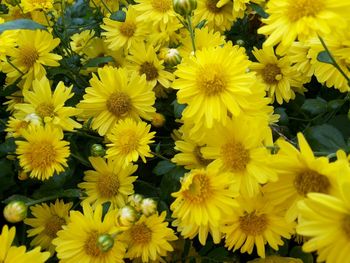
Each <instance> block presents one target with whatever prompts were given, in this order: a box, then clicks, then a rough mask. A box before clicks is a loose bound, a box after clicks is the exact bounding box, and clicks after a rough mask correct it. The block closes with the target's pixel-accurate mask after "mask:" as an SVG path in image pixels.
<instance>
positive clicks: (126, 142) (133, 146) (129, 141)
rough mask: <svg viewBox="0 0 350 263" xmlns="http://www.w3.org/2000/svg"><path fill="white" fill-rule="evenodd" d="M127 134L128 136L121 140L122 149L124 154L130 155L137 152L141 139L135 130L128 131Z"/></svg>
mask: <svg viewBox="0 0 350 263" xmlns="http://www.w3.org/2000/svg"><path fill="white" fill-rule="evenodd" d="M125 133H126V134H125V135H123V136H122V137H121V138H120V148H121V152H122V153H124V154H128V153H130V152H132V151H135V150H137V148H138V145H139V139H138V136H137V134H136V133H135V131H133V130H128V131H126V132H125Z"/></svg>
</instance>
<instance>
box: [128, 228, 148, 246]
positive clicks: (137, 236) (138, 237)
mask: <svg viewBox="0 0 350 263" xmlns="http://www.w3.org/2000/svg"><path fill="white" fill-rule="evenodd" d="M130 236H131V239H132V241H133V243H136V244H149V243H150V242H151V240H152V231H151V229H149V228H148V226H146V224H145V223H141V224H137V225H134V226H133V227H132V228H131V229H130Z"/></svg>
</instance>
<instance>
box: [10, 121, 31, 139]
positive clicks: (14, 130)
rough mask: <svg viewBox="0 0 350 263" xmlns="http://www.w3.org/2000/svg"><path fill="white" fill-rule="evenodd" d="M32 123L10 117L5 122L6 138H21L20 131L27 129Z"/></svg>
mask: <svg viewBox="0 0 350 263" xmlns="http://www.w3.org/2000/svg"><path fill="white" fill-rule="evenodd" d="M31 124H32V122H31V121H30V120H28V119H27V120H26V119H24V120H21V119H16V118H14V117H10V118H9V120H8V122H7V128H6V129H5V131H6V132H8V136H11V137H15V138H17V137H20V136H22V130H23V129H27V128H28V126H29V125H31Z"/></svg>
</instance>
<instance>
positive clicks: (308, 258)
mask: <svg viewBox="0 0 350 263" xmlns="http://www.w3.org/2000/svg"><path fill="white" fill-rule="evenodd" d="M290 256H291V257H293V258H300V259H301V260H302V261H303V262H304V263H313V262H314V259H313V256H312V254H311V253H305V252H303V250H302V248H301V247H300V246H296V247H293V248H292V250H291V251H290Z"/></svg>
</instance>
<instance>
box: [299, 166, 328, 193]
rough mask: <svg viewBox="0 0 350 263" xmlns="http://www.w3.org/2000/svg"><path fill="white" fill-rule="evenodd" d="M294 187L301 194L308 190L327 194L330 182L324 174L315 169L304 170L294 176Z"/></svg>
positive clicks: (308, 191)
mask: <svg viewBox="0 0 350 263" xmlns="http://www.w3.org/2000/svg"><path fill="white" fill-rule="evenodd" d="M294 187H295V189H296V190H297V192H298V193H299V194H300V195H302V196H306V194H307V193H310V192H316V193H324V194H328V193H329V188H330V187H331V183H330V182H329V179H328V178H327V177H326V176H324V175H322V174H319V173H317V172H316V171H312V170H306V171H303V172H301V173H299V174H298V175H297V176H296V177H295V179H294Z"/></svg>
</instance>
